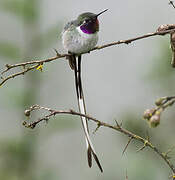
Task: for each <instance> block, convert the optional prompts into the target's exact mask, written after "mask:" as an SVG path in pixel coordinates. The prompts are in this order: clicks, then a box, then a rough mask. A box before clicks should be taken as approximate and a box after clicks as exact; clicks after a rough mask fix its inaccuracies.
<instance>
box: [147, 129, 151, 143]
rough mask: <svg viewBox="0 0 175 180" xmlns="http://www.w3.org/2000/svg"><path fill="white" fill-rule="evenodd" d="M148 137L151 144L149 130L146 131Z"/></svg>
mask: <svg viewBox="0 0 175 180" xmlns="http://www.w3.org/2000/svg"><path fill="white" fill-rule="evenodd" d="M146 136H147V140H148V142H150V136H149V132H148V130H147V131H146Z"/></svg>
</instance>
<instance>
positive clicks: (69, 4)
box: [0, 0, 175, 180]
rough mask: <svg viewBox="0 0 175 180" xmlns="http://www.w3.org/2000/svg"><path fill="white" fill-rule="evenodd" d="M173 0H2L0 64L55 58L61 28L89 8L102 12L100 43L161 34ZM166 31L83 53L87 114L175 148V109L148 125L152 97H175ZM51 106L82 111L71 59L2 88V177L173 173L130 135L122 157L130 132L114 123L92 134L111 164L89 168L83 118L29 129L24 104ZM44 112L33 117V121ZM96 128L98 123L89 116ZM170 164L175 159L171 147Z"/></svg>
mask: <svg viewBox="0 0 175 180" xmlns="http://www.w3.org/2000/svg"><path fill="white" fill-rule="evenodd" d="M168 2H169V1H168V0H159V1H152V0H147V1H140V0H135V1H130V0H125V1H114V0H113V1H112V0H109V1H98V0H96V1H94V0H89V1H80V0H76V1H73V0H64V1H63V0H59V1H58V0H49V1H48V0H0V70H2V69H3V68H4V65H5V64H6V63H19V62H24V61H28V60H34V59H43V58H48V57H52V56H54V55H55V54H54V50H53V49H54V48H56V49H58V51H59V52H61V53H64V52H65V51H64V50H63V48H62V45H61V36H60V34H61V31H62V28H63V26H64V25H65V24H66V23H67V22H68V21H69V20H72V19H75V18H76V17H77V15H78V14H80V13H82V12H86V11H90V12H94V13H98V12H100V11H101V10H104V9H106V8H108V9H109V11H107V12H106V13H105V14H103V15H102V16H100V17H99V20H100V33H99V36H100V40H99V43H98V44H99V45H101V44H106V43H109V42H113V41H117V40H121V39H128V38H131V37H136V36H139V35H142V34H145V33H149V32H154V31H155V30H156V29H157V27H158V26H159V25H161V24H170V23H174V15H175V9H173V8H172V7H171V6H170V5H168ZM169 47H170V44H169V36H168V35H167V36H162V37H151V38H148V39H144V40H140V41H137V42H133V43H132V44H129V45H119V46H116V47H114V46H113V47H110V48H106V49H103V50H99V51H94V52H92V53H90V54H88V55H84V56H83V83H84V91H85V98H86V104H87V111H88V114H91V115H92V116H94V117H96V118H98V119H100V120H102V121H104V122H108V123H111V124H114V123H115V122H114V120H115V119H116V120H118V121H119V122H122V123H123V126H124V127H125V128H127V129H129V130H130V131H132V132H134V133H136V134H138V135H141V136H144V137H145V136H146V132H147V131H148V132H149V135H150V137H151V141H152V142H153V143H154V144H155V145H157V146H158V147H159V148H160V149H161V150H162V151H164V152H165V151H167V150H168V149H169V148H171V147H173V146H174V145H175V142H174V137H175V131H174V126H175V121H174V115H175V112H174V110H173V107H172V108H169V110H167V111H166V112H165V113H164V114H163V116H162V118H161V124H160V125H159V126H158V127H157V128H155V129H151V128H149V126H148V124H147V123H146V121H144V120H143V119H142V114H143V111H144V110H145V109H146V108H150V107H152V106H153V104H154V101H155V99H157V98H158V97H161V96H168V95H173V94H174V90H175V84H174V78H175V75H174V69H173V68H172V67H171V65H170V61H171V50H170V48H169ZM36 103H37V104H40V105H42V106H45V107H51V108H53V109H70V108H72V109H75V110H77V101H76V94H75V88H74V78H73V72H72V71H71V70H70V68H69V66H68V64H67V62H66V61H65V60H64V59H59V60H58V61H55V62H52V63H47V64H45V65H44V70H43V72H42V73H41V72H39V71H36V72H34V71H33V72H29V73H27V74H26V75H25V76H21V77H17V78H15V79H12V80H9V81H8V82H7V83H6V84H5V85H4V86H3V87H1V89H0V179H3V180H48V179H49V180H58V179H62V180H64V179H66V180H67V179H76V180H80V179H84V180H87V179H96V180H98V179H100V180H103V179H104V180H105V179H110V180H116V179H125V176H126V172H127V175H128V177H129V179H130V180H140V179H142V180H147V179H149V180H155V179H159V180H161V179H168V176H169V175H170V173H171V172H170V170H169V168H168V167H167V165H166V164H165V162H163V161H162V160H161V159H160V158H159V157H158V156H157V155H156V154H155V153H154V152H152V151H150V150H149V149H145V150H144V151H141V152H140V153H137V152H136V150H137V149H138V148H139V147H141V146H142V144H141V143H138V142H135V141H133V142H132V143H131V145H130V146H129V147H128V149H127V152H126V153H125V154H124V155H122V151H123V148H124V146H125V145H126V143H127V140H128V138H127V137H125V136H124V135H122V134H120V133H118V132H114V131H112V130H110V129H107V128H100V129H99V130H98V131H97V133H96V134H95V135H94V134H92V140H93V142H94V144H95V148H96V151H97V152H98V156H99V159H100V161H101V163H102V166H103V168H104V173H103V174H101V173H100V171H99V169H98V167H97V166H96V164H95V163H94V165H93V167H92V168H91V169H89V168H88V165H87V159H86V148H85V140H84V135H83V131H82V128H81V123H80V118H79V117H72V116H69V115H59V116H57V117H55V118H54V119H52V120H50V121H49V123H48V124H46V123H42V124H40V125H39V126H37V127H36V128H35V129H33V130H30V129H26V128H25V127H23V126H22V121H23V120H26V117H25V116H24V110H25V109H26V108H28V107H29V106H31V105H33V104H36ZM39 115H40V113H38V114H35V115H34V116H33V120H34V119H36V118H37V117H39ZM90 127H91V133H92V131H93V130H94V129H95V128H96V126H95V124H94V123H92V122H91V123H90ZM171 156H172V161H174V159H173V157H175V154H174V152H172V153H171Z"/></svg>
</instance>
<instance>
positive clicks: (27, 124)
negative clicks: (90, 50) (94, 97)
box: [23, 105, 175, 174]
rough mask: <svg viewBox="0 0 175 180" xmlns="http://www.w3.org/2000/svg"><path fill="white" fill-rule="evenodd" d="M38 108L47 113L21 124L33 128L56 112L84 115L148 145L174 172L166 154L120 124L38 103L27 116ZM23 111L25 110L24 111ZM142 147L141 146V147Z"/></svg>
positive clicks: (174, 170) (174, 172) (29, 110)
mask: <svg viewBox="0 0 175 180" xmlns="http://www.w3.org/2000/svg"><path fill="white" fill-rule="evenodd" d="M40 109H44V110H46V111H48V112H49V114H48V115H45V116H44V117H42V118H39V119H38V120H37V121H34V122H32V123H27V122H26V121H24V122H23V125H24V126H25V127H27V128H32V129H33V128H35V127H36V125H37V124H39V123H40V122H42V121H48V120H49V119H50V118H51V117H53V116H55V115H58V114H71V115H76V116H83V117H86V118H87V119H88V120H91V121H93V122H95V123H97V124H98V125H99V126H104V127H107V128H110V129H113V130H116V131H119V132H121V133H122V134H125V135H126V136H128V137H129V138H130V139H131V138H132V139H135V140H137V141H140V142H142V143H143V144H144V145H143V147H144V148H145V147H147V146H148V147H149V148H151V149H152V150H153V151H154V152H156V153H157V154H158V155H159V156H160V157H161V158H162V159H163V160H164V161H165V162H166V163H167V165H168V166H169V168H170V169H171V170H172V172H173V174H175V168H174V165H173V164H172V163H171V162H170V160H169V159H168V158H167V156H166V155H165V153H162V152H161V151H160V150H159V149H158V148H157V147H156V146H154V145H153V144H152V143H151V142H149V141H148V140H147V139H145V138H143V137H141V136H138V135H136V134H134V133H132V132H130V131H128V130H126V129H124V128H122V127H121V126H119V124H118V125H111V124H108V123H105V122H102V121H100V120H98V119H96V118H93V117H92V116H90V115H87V114H81V113H79V112H76V111H74V110H52V109H50V108H45V107H41V106H39V105H34V106H31V107H30V108H29V109H28V110H26V111H27V112H28V113H27V116H30V112H31V111H34V110H40ZM26 111H25V112H26ZM143 147H142V148H143Z"/></svg>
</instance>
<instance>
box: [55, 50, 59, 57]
mask: <svg viewBox="0 0 175 180" xmlns="http://www.w3.org/2000/svg"><path fill="white" fill-rule="evenodd" d="M54 51H55V52H56V55H57V57H60V53H59V52H58V51H57V49H55V48H54Z"/></svg>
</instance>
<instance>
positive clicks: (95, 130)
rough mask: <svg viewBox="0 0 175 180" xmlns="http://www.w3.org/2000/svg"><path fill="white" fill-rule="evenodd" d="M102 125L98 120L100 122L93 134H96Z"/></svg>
mask: <svg viewBox="0 0 175 180" xmlns="http://www.w3.org/2000/svg"><path fill="white" fill-rule="evenodd" d="M100 126H101V123H100V122H98V123H97V127H96V128H95V130H94V132H93V134H95V133H96V132H97V130H98V129H99V128H100Z"/></svg>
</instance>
